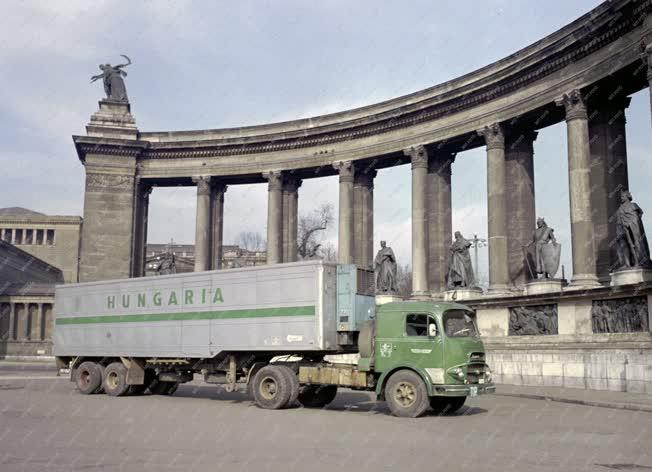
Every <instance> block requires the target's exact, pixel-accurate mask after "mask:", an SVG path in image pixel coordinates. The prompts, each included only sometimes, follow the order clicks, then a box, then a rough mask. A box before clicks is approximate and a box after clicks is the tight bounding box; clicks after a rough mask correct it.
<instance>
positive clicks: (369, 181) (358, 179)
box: [353, 169, 377, 189]
mask: <svg viewBox="0 0 652 472" xmlns="http://www.w3.org/2000/svg"><path fill="white" fill-rule="evenodd" d="M376 174H377V172H376V169H363V170H360V171H356V173H355V176H354V177H353V183H354V185H355V186H356V187H366V188H369V189H373V188H374V179H375V178H376Z"/></svg>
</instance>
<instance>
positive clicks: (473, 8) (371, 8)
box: [0, 0, 652, 279]
mask: <svg viewBox="0 0 652 472" xmlns="http://www.w3.org/2000/svg"><path fill="white" fill-rule="evenodd" d="M598 4H599V2H597V1H588V0H573V1H572V2H569V1H556V0H554V1H552V0H551V1H547V2H540V1H538V0H512V1H506V0H488V1H486V2H484V3H483V6H482V7H481V8H478V2H477V1H470V0H456V1H432V0H429V1H421V0H413V1H405V2H389V1H379V0H359V1H356V2H351V1H343V0H342V1H339V0H324V1H319V2H317V1H307V0H302V1H298V0H297V1H289V0H275V1H274V2H271V1H270V2H267V1H262V0H261V1H255V2H254V1H239V2H217V1H212V2H209V1H205V2H202V1H194V2H187V1H181V0H174V1H124V2H121V1H111V2H103V1H98V0H95V1H93V2H88V1H75V0H72V1H66V2H63V1H61V2H42V1H20V2H19V1H12V0H6V1H4V2H3V15H2V17H0V100H1V102H2V104H3V105H2V106H1V107H0V123H1V124H2V126H0V142H1V143H2V146H0V166H1V168H2V173H0V207H10V206H21V207H26V208H30V209H33V210H36V211H40V212H44V213H48V214H72V215H83V188H84V169H83V166H82V165H81V163H80V162H79V160H78V158H77V155H76V152H75V149H74V146H73V142H72V139H71V136H72V135H75V134H84V132H85V128H84V127H85V125H86V124H87V123H88V121H89V118H90V115H91V114H92V113H94V112H95V111H96V110H97V106H98V105H97V102H98V100H100V99H101V98H102V97H103V90H102V84H101V81H98V82H96V83H94V84H90V83H89V79H90V76H91V75H94V74H96V73H98V72H99V70H98V67H97V66H98V64H100V63H107V62H108V63H113V64H115V63H117V62H119V61H121V60H122V58H121V57H120V54H127V55H128V56H130V57H131V59H132V61H133V64H132V65H131V66H129V67H128V68H127V72H128V74H129V75H128V77H127V78H126V85H127V91H128V94H129V98H130V102H131V108H132V113H133V115H134V117H135V119H136V123H137V125H138V127H139V129H140V130H142V131H164V130H183V129H205V128H221V127H233V126H242V125H253V124H263V123H269V122H276V121H283V120H291V119H297V118H305V117H309V116H315V115H320V114H324V113H331V112H336V111H340V110H346V109H349V108H354V107H358V106H363V105H368V104H371V103H374V102H378V101H381V100H385V99H389V98H393V97H396V96H400V95H403V94H407V93H411V92H414V91H417V90H420V89H423V88H426V87H430V86H433V85H435V84H438V83H441V82H444V81H447V80H450V79H453V78H455V77H458V76H460V75H462V74H464V73H467V72H470V71H472V70H475V69H477V68H479V67H482V66H484V65H487V64H489V63H492V62H494V61H496V60H498V59H501V58H503V57H505V56H507V55H509V54H511V53H513V52H515V51H517V50H519V49H521V48H523V47H525V46H528V45H529V44H531V43H533V42H535V41H537V40H539V39H541V38H543V37H544V36H546V35H548V34H550V33H552V32H554V31H555V30H557V29H559V28H561V27H562V26H564V25H566V24H568V23H569V22H571V21H573V20H574V19H576V18H577V17H579V16H581V15H582V14H584V13H586V12H587V11H589V10H590V9H592V8H594V7H595V6H597V5H598ZM627 119H628V122H627V141H628V143H627V145H628V157H629V172H630V189H631V191H632V193H633V195H634V199H635V201H637V202H638V203H639V205H640V206H641V207H642V208H643V209H646V208H647V209H649V211H652V192H650V191H649V190H648V189H647V188H646V183H647V182H649V181H650V178H651V177H652V169H651V168H650V166H649V165H648V164H647V154H648V152H649V149H650V145H651V144H652V143H651V142H650V141H651V139H652V137H651V136H650V123H651V118H650V105H649V94H648V91H647V90H643V91H641V92H639V93H637V94H635V95H634V96H633V100H632V104H631V106H630V108H629V109H628V111H627ZM485 160H486V156H485V152H484V150H483V149H476V150H472V151H467V152H464V153H461V154H459V155H458V157H457V160H456V162H455V163H454V165H453V178H452V186H453V193H452V199H453V229H454V230H460V231H462V233H463V234H464V235H465V236H466V237H472V235H473V234H474V233H477V234H478V236H479V237H481V238H482V237H484V238H486V233H487V202H486V162H485ZM534 162H535V188H536V208H537V215H539V216H544V217H545V218H546V220H547V222H548V224H549V225H550V226H552V227H553V228H555V232H556V234H557V237H558V239H559V240H560V242H561V243H562V248H563V249H562V264H564V266H565V270H566V275H567V277H568V276H569V275H570V271H571V262H570V261H571V253H570V249H571V248H570V221H569V214H568V213H569V203H568V179H567V153H566V130H565V125H564V124H563V123H560V124H557V125H555V126H551V127H549V128H546V129H543V130H541V131H540V133H539V137H538V139H537V141H536V142H535V158H534ZM560 177H561V178H560ZM337 191H338V189H337V178H336V177H331V178H321V179H312V180H307V181H304V183H303V186H302V187H301V189H300V193H299V212H300V213H308V212H310V211H312V210H313V209H314V208H317V207H318V206H320V205H321V204H323V203H332V204H333V205H334V208H335V211H336V212H337V200H338V194H337ZM150 202H151V204H150V218H149V227H148V230H149V234H148V240H149V241H150V242H159V243H161V242H167V241H169V240H170V239H174V241H177V242H181V243H193V240H194V221H195V190H194V188H190V187H178V188H168V189H160V188H157V189H155V190H154V192H153V193H152V196H151V200H150ZM374 205H375V214H374V218H375V227H374V245H375V246H376V247H377V246H378V245H379V241H380V240H381V239H385V240H387V241H388V244H389V245H390V246H392V247H393V248H394V250H395V252H396V253H397V257H398V259H399V263H403V264H407V263H409V262H410V247H411V240H410V235H411V224H410V168H409V166H401V167H395V168H392V169H387V170H383V171H381V172H379V175H378V177H377V178H376V181H375V192H374ZM266 214H267V189H266V186H265V185H263V184H260V185H247V186H232V187H230V188H229V190H228V192H227V194H226V199H225V227H224V232H225V242H227V243H228V242H232V241H234V240H235V238H236V237H237V234H238V233H240V232H242V231H258V232H261V233H262V234H265V231H266V230H265V225H266V221H265V220H266ZM335 214H337V213H335ZM645 222H646V224H647V226H648V227H649V223H650V219H649V217H648V216H646V217H645ZM325 238H326V240H329V241H332V242H333V243H335V244H336V242H337V241H336V240H337V227H336V225H333V227H332V228H330V230H329V231H327V232H326V234H325ZM479 259H480V264H479V265H480V267H479V272H480V277H481V279H486V261H487V249H486V248H482V249H480V253H479Z"/></svg>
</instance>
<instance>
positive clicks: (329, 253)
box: [319, 241, 337, 262]
mask: <svg viewBox="0 0 652 472" xmlns="http://www.w3.org/2000/svg"><path fill="white" fill-rule="evenodd" d="M319 253H320V257H321V259H323V260H325V261H328V262H337V248H336V247H335V244H333V243H332V242H330V241H327V242H325V243H324V244H322V245H321V247H320V248H319Z"/></svg>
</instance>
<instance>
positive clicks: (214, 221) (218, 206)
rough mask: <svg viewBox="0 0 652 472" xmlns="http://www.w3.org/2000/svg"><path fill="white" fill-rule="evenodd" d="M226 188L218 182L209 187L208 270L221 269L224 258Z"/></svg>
mask: <svg viewBox="0 0 652 472" xmlns="http://www.w3.org/2000/svg"><path fill="white" fill-rule="evenodd" d="M226 189H227V186H226V185H225V184H223V183H220V182H214V183H213V185H211V233H212V235H211V243H212V248H211V257H210V269H211V270H214V269H221V268H222V259H223V257H224V194H225V193H226Z"/></svg>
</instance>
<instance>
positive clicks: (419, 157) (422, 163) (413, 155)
mask: <svg viewBox="0 0 652 472" xmlns="http://www.w3.org/2000/svg"><path fill="white" fill-rule="evenodd" d="M403 154H405V155H406V156H408V157H409V158H410V160H411V161H412V168H413V169H416V168H428V150H427V149H426V147H425V146H424V145H423V144H419V145H417V146H411V147H409V148H407V149H403Z"/></svg>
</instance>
